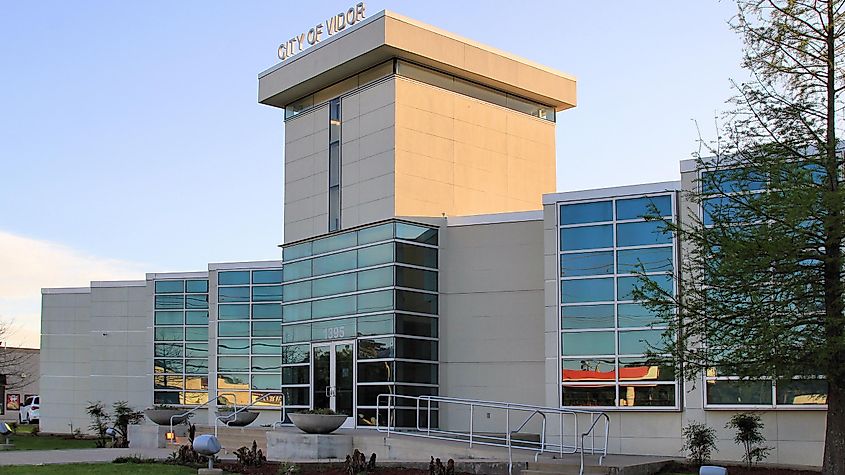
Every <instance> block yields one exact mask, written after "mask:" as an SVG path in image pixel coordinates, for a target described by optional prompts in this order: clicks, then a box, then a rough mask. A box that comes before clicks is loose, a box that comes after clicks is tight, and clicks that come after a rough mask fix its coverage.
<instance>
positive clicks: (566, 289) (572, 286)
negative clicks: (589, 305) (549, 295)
mask: <svg viewBox="0 0 845 475" xmlns="http://www.w3.org/2000/svg"><path fill="white" fill-rule="evenodd" d="M560 296H561V302H562V303H577V302H603V301H608V302H612V301H613V278H604V279H581V280H564V281H562V282H561V283H560Z"/></svg>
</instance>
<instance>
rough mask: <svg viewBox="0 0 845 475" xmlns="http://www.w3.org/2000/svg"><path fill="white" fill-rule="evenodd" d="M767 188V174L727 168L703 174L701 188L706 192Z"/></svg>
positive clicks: (737, 191)
mask: <svg viewBox="0 0 845 475" xmlns="http://www.w3.org/2000/svg"><path fill="white" fill-rule="evenodd" d="M765 188H766V177H765V175H763V174H761V173H760V172H757V171H753V170H752V171H744V170H740V169H725V170H716V171H712V172H704V173H702V174H701V189H702V190H703V191H704V192H705V193H717V192H721V193H739V192H743V191H757V190H763V189H765Z"/></svg>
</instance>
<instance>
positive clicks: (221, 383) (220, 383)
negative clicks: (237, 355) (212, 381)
mask: <svg viewBox="0 0 845 475" xmlns="http://www.w3.org/2000/svg"><path fill="white" fill-rule="evenodd" d="M247 359H248V358H247ZM217 389H218V390H221V389H241V390H248V389H249V375H248V374H219V373H218V374H217ZM248 396H249V394H248V393H247V397H248ZM246 400H248V398H247V399H245V400H244V402H245V401H246ZM239 402H240V401H239ZM247 404H248V403H247Z"/></svg>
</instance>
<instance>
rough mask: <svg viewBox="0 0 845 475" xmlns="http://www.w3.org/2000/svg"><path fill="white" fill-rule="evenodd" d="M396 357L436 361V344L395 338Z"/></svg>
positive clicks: (434, 342) (431, 341) (413, 339)
mask: <svg viewBox="0 0 845 475" xmlns="http://www.w3.org/2000/svg"><path fill="white" fill-rule="evenodd" d="M396 357H397V358H408V359H411V360H432V361H436V360H437V342H436V341H433V340H417V339H415V338H399V337H397V338H396Z"/></svg>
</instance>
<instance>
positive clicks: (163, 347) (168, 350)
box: [153, 343, 183, 358]
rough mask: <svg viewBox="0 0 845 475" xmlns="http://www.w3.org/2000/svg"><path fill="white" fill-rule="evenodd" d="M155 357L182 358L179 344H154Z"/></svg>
mask: <svg viewBox="0 0 845 475" xmlns="http://www.w3.org/2000/svg"><path fill="white" fill-rule="evenodd" d="M154 348H155V349H154V353H153V354H154V355H155V356H163V357H165V358H176V357H181V356H182V350H183V348H182V344H181V343H156V344H155V347H154Z"/></svg>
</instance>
